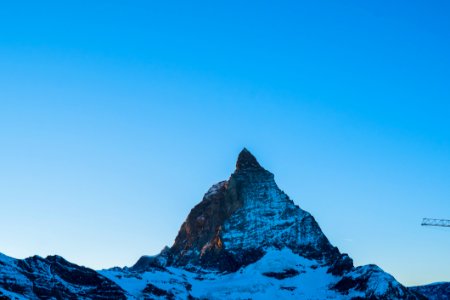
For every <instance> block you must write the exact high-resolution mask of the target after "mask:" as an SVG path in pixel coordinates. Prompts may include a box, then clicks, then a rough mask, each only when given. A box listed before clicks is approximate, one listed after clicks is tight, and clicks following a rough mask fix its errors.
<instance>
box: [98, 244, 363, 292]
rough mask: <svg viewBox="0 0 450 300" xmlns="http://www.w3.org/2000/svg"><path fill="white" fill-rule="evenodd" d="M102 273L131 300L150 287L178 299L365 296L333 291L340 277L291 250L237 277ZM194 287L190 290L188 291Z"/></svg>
mask: <svg viewBox="0 0 450 300" xmlns="http://www.w3.org/2000/svg"><path fill="white" fill-rule="evenodd" d="M290 269H294V270H296V271H297V272H298V275H295V276H293V277H289V278H285V279H281V280H280V279H276V278H273V277H268V276H266V275H264V273H267V272H284V271H286V270H290ZM100 273H101V274H102V275H104V276H106V277H108V278H109V279H111V280H113V281H114V282H116V283H117V284H118V285H119V286H121V287H122V288H123V289H124V290H126V291H127V292H128V293H129V295H130V299H138V298H141V297H142V290H143V289H144V288H145V286H146V285H147V284H148V283H151V284H153V285H155V286H157V287H158V288H160V289H164V290H167V291H170V292H171V293H173V294H174V295H175V296H176V297H177V299H186V297H187V296H188V295H189V294H190V295H192V296H194V297H198V298H207V299H249V298H251V299H275V298H278V299H292V298H299V299H350V298H351V297H355V296H362V295H363V294H362V293H359V292H354V293H352V294H351V295H346V296H343V295H342V294H339V293H338V292H336V291H333V290H330V287H331V286H332V285H334V284H336V283H337V282H338V281H339V280H340V277H336V276H333V275H331V274H328V273H327V268H326V267H323V266H320V265H318V262H317V261H314V260H308V259H306V258H304V257H302V256H299V255H297V254H294V253H293V252H292V251H291V250H290V249H288V248H284V249H282V250H277V249H270V250H268V252H267V253H266V255H265V256H264V257H263V258H261V259H260V260H259V261H257V262H256V263H254V264H251V265H249V266H247V267H245V268H242V269H240V270H239V271H237V272H235V273H228V274H219V273H216V272H206V273H204V274H201V275H199V273H192V272H189V271H186V270H184V269H180V268H173V267H170V268H167V269H166V270H155V271H153V272H145V273H133V272H130V271H120V270H117V269H116V270H103V271H100ZM188 286H191V290H190V291H189V289H187V288H186V287H188Z"/></svg>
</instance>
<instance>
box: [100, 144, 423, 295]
mask: <svg viewBox="0 0 450 300" xmlns="http://www.w3.org/2000/svg"><path fill="white" fill-rule="evenodd" d="M123 272H124V271H120V272H119V271H117V270H113V271H107V272H104V273H103V274H104V275H105V276H107V277H108V278H110V279H112V280H114V281H116V283H117V284H119V285H120V286H124V285H127V284H129V280H130V279H129V278H132V277H133V276H136V278H137V279H136V283H133V286H134V284H137V282H138V281H139V280H141V278H147V279H146V280H147V282H152V284H151V286H150V287H149V288H148V286H147V288H145V289H144V290H143V292H145V291H146V290H150V291H152V292H156V293H157V294H156V295H166V296H167V297H169V296H170V297H173V298H176V299H186V298H189V297H191V298H192V299H194V298H195V299H197V298H199V299H203V298H207V299H211V298H214V299H243V298H244V299H273V298H279V299H292V298H295V299H411V300H413V299H424V298H423V297H422V296H421V295H420V294H418V293H415V292H413V291H410V290H408V289H407V288H406V287H404V286H402V285H401V284H400V283H398V282H397V281H396V280H395V279H394V278H393V277H392V276H391V275H389V274H387V273H385V272H384V271H383V270H381V269H380V268H379V267H377V266H375V265H367V266H362V267H357V268H355V267H354V266H353V261H352V259H351V258H350V257H349V256H348V255H347V254H342V253H340V251H339V250H338V248H336V247H334V246H333V245H332V244H331V243H330V242H329V240H328V239H327V237H326V236H325V235H324V233H323V232H322V230H321V229H320V226H319V224H318V223H317V222H316V220H315V219H314V217H313V216H312V215H311V214H310V213H308V212H306V211H304V210H303V209H301V208H300V207H299V206H297V205H296V204H295V203H294V202H293V201H292V200H291V199H290V198H289V197H288V196H287V195H286V194H285V193H284V192H283V191H281V190H280V189H279V188H278V186H277V184H276V183H275V180H274V175H273V174H272V173H270V172H269V171H267V170H266V169H264V168H263V167H262V166H261V165H260V164H259V163H258V161H257V159H256V158H255V157H254V156H253V155H252V154H251V153H250V151H248V150H247V149H245V148H244V149H243V150H242V151H241V152H240V153H239V156H238V159H237V161H236V170H235V171H234V173H232V174H231V175H230V177H229V178H228V180H225V181H221V182H219V183H217V184H214V185H213V186H212V187H211V188H210V189H209V190H208V191H207V192H206V194H205V195H204V196H203V199H202V201H201V202H200V203H198V204H197V205H196V206H195V207H194V208H193V209H192V210H191V211H190V213H189V214H188V216H187V218H186V220H185V221H184V223H183V224H182V225H181V228H180V230H179V232H178V235H177V237H176V238H175V242H174V244H173V245H172V247H170V248H169V247H166V248H165V249H164V250H163V251H162V252H161V253H160V254H159V255H156V256H144V257H142V258H141V259H139V261H138V262H137V263H136V264H135V265H134V266H133V267H131V268H130V269H126V270H125V274H124V273H123ZM133 274H134V275H133ZM169 274H171V275H169ZM123 278H128V279H123ZM159 278H162V279H159ZM167 278H170V279H167ZM168 281H170V282H172V285H171V286H170V287H169V288H167V282H168ZM157 284H158V287H157V286H156V285H157ZM125 289H126V288H125Z"/></svg>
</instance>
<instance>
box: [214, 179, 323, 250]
mask: <svg viewBox="0 0 450 300" xmlns="http://www.w3.org/2000/svg"><path fill="white" fill-rule="evenodd" d="M246 176H248V177H249V179H247V178H246V180H243V181H242V182H243V183H241V184H240V186H241V193H240V196H241V197H242V199H243V207H242V208H240V209H239V210H237V211H236V212H235V213H234V214H233V215H232V216H231V218H229V219H228V220H227V221H226V222H225V224H224V228H223V231H222V240H223V243H224V245H225V248H226V249H228V250H229V251H232V252H233V251H236V252H239V251H240V250H242V249H251V248H258V247H260V246H262V245H263V246H264V245H269V246H273V245H278V246H293V245H295V246H306V245H311V246H313V247H314V246H315V245H317V244H319V243H320V242H321V241H323V240H324V239H326V238H325V236H324V234H323V233H322V231H321V230H320V228H319V226H318V225H317V223H315V222H314V221H313V218H312V217H311V215H310V214H309V213H308V212H306V211H304V210H302V209H301V208H299V207H298V206H297V205H295V204H294V202H293V201H292V200H290V199H289V197H288V196H287V195H286V194H285V193H284V192H282V191H281V190H280V189H279V188H278V186H277V185H276V183H275V181H274V179H273V175H272V174H271V173H269V172H267V171H265V172H264V173H262V172H259V173H256V174H250V175H247V174H246Z"/></svg>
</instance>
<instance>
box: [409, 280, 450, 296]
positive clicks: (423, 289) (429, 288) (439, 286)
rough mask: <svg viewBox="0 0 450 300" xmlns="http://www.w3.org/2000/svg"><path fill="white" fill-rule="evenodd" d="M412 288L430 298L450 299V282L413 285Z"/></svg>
mask: <svg viewBox="0 0 450 300" xmlns="http://www.w3.org/2000/svg"><path fill="white" fill-rule="evenodd" d="M410 289H411V290H413V291H415V292H417V293H420V294H422V295H424V296H426V297H427V298H428V299H430V300H450V282H436V283H432V284H427V285H422V286H415V287H411V288H410Z"/></svg>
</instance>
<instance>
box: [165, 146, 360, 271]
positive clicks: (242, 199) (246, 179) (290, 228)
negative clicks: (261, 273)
mask: <svg viewBox="0 0 450 300" xmlns="http://www.w3.org/2000/svg"><path fill="white" fill-rule="evenodd" d="M283 247H287V248H289V249H291V250H293V251H294V252H295V253H299V254H302V255H303V256H304V257H308V258H314V259H323V260H324V262H329V263H333V262H335V261H336V260H339V259H340V257H341V256H340V253H339V251H338V250H337V248H335V247H333V246H332V245H331V244H330V243H329V241H328V239H327V238H326V237H325V235H324V234H323V233H322V231H321V229H320V227H319V225H318V224H317V222H316V221H315V220H314V218H313V217H312V216H311V215H310V214H309V213H308V212H306V211H304V210H302V209H301V208H299V207H298V206H297V205H295V204H294V202H293V201H292V200H290V199H289V197H288V196H287V195H286V194H285V193H284V192H282V191H281V190H280V189H279V188H278V186H277V184H276V183H275V180H274V176H273V174H272V173H270V172H269V171H267V170H265V169H264V168H263V167H261V166H260V164H259V163H258V161H257V160H256V158H255V157H254V156H253V155H252V154H251V153H250V152H249V151H248V150H247V149H244V150H242V151H241V153H240V154H239V157H238V160H237V162H236V170H235V172H234V173H233V174H232V175H231V176H230V178H229V179H228V180H227V181H222V182H220V183H218V184H216V185H213V186H212V187H211V188H210V190H209V191H208V192H207V193H206V194H205V196H204V197H203V200H202V201H201V202H200V203H199V204H198V205H197V206H195V207H194V208H193V209H192V211H191V212H190V214H189V216H188V217H187V219H186V221H185V222H184V224H183V225H182V226H181V229H180V231H179V233H178V236H177V238H176V239H175V243H174V245H173V246H172V248H171V251H170V252H171V258H170V260H169V264H173V265H177V266H188V267H191V268H195V267H196V266H201V267H203V268H209V269H217V270H220V271H235V270H237V269H239V268H240V267H241V266H243V265H247V264H249V263H252V262H254V261H256V260H257V259H259V258H260V257H261V256H262V255H264V253H265V251H266V250H267V249H269V248H276V249H282V248H283ZM347 265H348V267H351V262H350V261H348V262H347Z"/></svg>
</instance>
